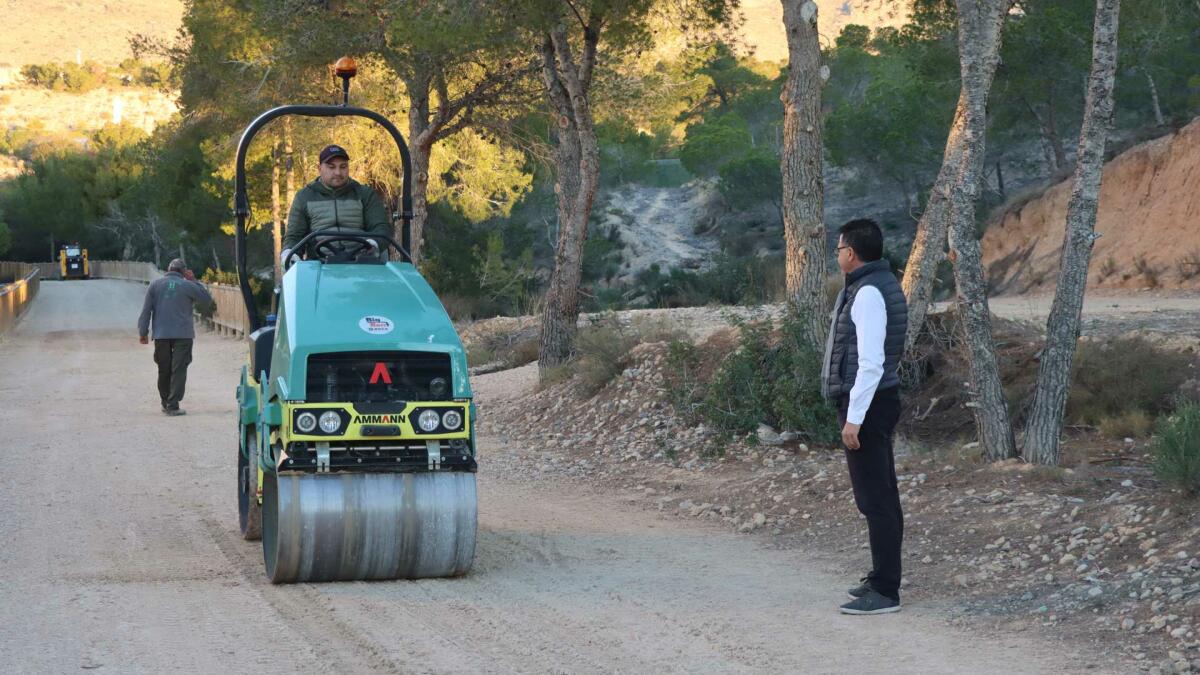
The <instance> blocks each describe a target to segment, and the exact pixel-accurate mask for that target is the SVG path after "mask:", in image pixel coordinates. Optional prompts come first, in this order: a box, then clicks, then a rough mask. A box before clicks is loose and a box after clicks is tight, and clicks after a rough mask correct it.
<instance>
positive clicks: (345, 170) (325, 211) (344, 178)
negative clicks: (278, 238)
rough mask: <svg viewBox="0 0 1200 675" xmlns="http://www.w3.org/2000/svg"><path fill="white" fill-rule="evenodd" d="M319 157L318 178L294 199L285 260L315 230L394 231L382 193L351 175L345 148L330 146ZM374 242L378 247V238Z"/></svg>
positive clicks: (283, 257) (389, 234) (285, 236)
mask: <svg viewBox="0 0 1200 675" xmlns="http://www.w3.org/2000/svg"><path fill="white" fill-rule="evenodd" d="M317 159H318V161H319V162H320V164H319V165H318V167H317V169H318V172H319V175H318V176H317V178H316V180H314V181H313V182H311V183H309V184H308V185H305V186H304V187H303V188H302V189H301V190H300V191H299V192H297V193H296V196H295V198H294V199H293V200H292V208H291V210H290V211H289V212H288V222H287V232H286V233H285V234H284V236H283V251H282V253H281V255H280V259H281V261H282V260H286V259H287V257H288V255H289V254H291V252H292V248H293V247H295V245H296V244H297V243H298V242H299V241H300V240H301V239H302V238H304V236H305V235H307V234H308V233H309V232H312V231H314V230H324V229H329V228H333V231H334V232H336V231H337V230H338V229H340V228H344V227H345V228H352V229H355V230H366V231H367V232H369V233H371V234H380V235H383V236H385V237H390V236H391V235H392V227H391V225H390V224H389V223H388V215H387V209H386V208H385V207H384V205H383V201H382V200H381V199H379V195H378V194H376V193H375V190H372V189H371V187H370V186H369V185H363V184H362V183H359V182H358V181H356V180H354V179H353V178H351V177H350V155H349V154H347V153H346V151H345V149H343V148H342V146H340V145H329V146H326V147H325V149H323V150H321V154H320V155H319V156H318V157H317ZM371 243H372V244H373V245H375V246H376V248H378V243H377V242H376V241H375V240H374V239H372V240H371ZM309 248H310V250H311V247H309Z"/></svg>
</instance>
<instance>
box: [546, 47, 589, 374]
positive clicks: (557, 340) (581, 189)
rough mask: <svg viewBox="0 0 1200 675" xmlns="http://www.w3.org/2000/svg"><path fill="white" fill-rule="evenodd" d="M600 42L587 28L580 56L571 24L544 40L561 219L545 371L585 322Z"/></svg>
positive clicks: (563, 357) (566, 353) (562, 356)
mask: <svg viewBox="0 0 1200 675" xmlns="http://www.w3.org/2000/svg"><path fill="white" fill-rule="evenodd" d="M598 41H599V32H598V30H595V31H594V30H589V29H585V30H584V40H583V44H582V46H581V50H580V51H581V54H580V55H579V58H578V61H577V59H576V56H575V54H573V52H572V47H571V43H570V42H569V41H568V38H567V34H566V29H565V28H564V27H562V25H559V26H558V27H556V28H555V29H554V30H552V31H551V33H550V34H549V35H548V36H547V37H546V40H545V41H544V43H543V45H542V79H543V81H544V83H545V85H546V93H547V98H548V100H549V101H550V104H551V110H552V111H553V112H554V113H556V115H557V120H556V121H557V124H556V125H553V126H552V134H553V136H554V163H555V170H556V182H555V186H554V191H555V193H556V195H557V201H558V221H559V228H558V245H557V247H556V250H555V255H554V271H553V273H552V274H551V276H550V288H549V289H548V290H547V292H546V303H545V309H544V310H543V312H542V326H541V335H540V338H539V345H538V370H539V373H540V374H541V375H543V376H544V375H545V374H546V373H547V372H548V370H549V369H551V368H554V367H556V366H560V365H562V364H564V363H566V362H567V361H568V360H570V358H571V356H572V353H573V349H574V342H575V328H576V324H577V322H578V321H579V281H580V278H581V276H582V271H583V244H584V242H585V241H586V240H587V224H588V218H589V217H590V216H591V212H592V203H593V201H594V200H595V197H596V190H597V188H598V187H599V184H600V147H599V143H598V142H597V139H596V130H595V124H594V121H593V118H592V112H591V105H590V102H589V100H588V88H589V86H590V82H591V67H592V65H593V64H594V63H595V52H596V44H597V42H598Z"/></svg>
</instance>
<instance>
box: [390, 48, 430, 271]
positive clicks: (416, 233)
mask: <svg viewBox="0 0 1200 675" xmlns="http://www.w3.org/2000/svg"><path fill="white" fill-rule="evenodd" d="M432 82H433V77H432V75H430V74H429V73H427V72H420V71H419V72H417V73H415V74H414V75H413V76H412V77H409V78H408V79H407V80H406V81H405V86H406V88H407V90H408V154H409V159H410V160H411V161H412V202H413V217H412V221H411V223H410V226H409V231H410V234H411V236H412V242H411V243H410V250H409V252H408V253H409V255H410V256H412V260H413V264H414V265H415V264H417V261H418V260H420V257H421V247H422V244H423V243H424V240H425V223H426V222H428V220H429V154H430V153H431V152H432V150H433V141H434V139H433V135H434V133H435V129H433V128H431V125H430V103H429V97H430V88H431V87H432ZM401 227H403V225H401V224H397V225H396V228H397V229H396V231H395V232H393V233H392V238H393V239H395V240H396V241H397V242H399V243H403V242H404V233H403V232H401V231H400V229H399V228H401Z"/></svg>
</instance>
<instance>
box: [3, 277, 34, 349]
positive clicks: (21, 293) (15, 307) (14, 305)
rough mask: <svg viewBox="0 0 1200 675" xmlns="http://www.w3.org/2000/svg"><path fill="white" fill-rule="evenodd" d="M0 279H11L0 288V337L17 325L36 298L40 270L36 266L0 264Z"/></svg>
mask: <svg viewBox="0 0 1200 675" xmlns="http://www.w3.org/2000/svg"><path fill="white" fill-rule="evenodd" d="M0 279H12V280H13V281H12V282H11V283H6V284H4V285H2V286H0V335H4V334H5V333H7V332H8V331H10V330H12V328H13V326H16V325H17V321H18V320H19V319H20V318H21V315H22V314H24V313H25V311H26V310H27V309H29V306H30V305H31V304H32V303H33V299H34V297H36V296H37V292H38V284H39V282H40V281H41V270H40V269H39V268H38V266H37V265H30V264H29V263H18V262H0Z"/></svg>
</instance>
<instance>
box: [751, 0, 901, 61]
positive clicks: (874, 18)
mask: <svg viewBox="0 0 1200 675" xmlns="http://www.w3.org/2000/svg"><path fill="white" fill-rule="evenodd" d="M817 7H818V8H819V11H818V13H817V17H818V28H819V29H820V32H821V43H822V44H823V45H824V44H832V43H833V39H834V38H836V37H837V36H838V34H839V33H841V32H842V28H845V27H846V26H847V25H848V24H852V23H855V24H860V25H863V26H870V27H871V28H878V27H880V26H900V25H902V24H903V23H904V22H905V21H907V20H908V14H909V3H908V2H902V1H899V0H817ZM742 14H743V15H744V16H745V18H746V23H745V25H744V26H742V30H741V35H742V38H743V39H745V40H746V42H747V44H749V45H752V46H753V47H754V53H755V56H757V57H758V58H760V59H762V60H764V61H783V60H786V59H787V37H786V36H785V35H784V31H783V6H782V5H781V4H780V2H779V0H742Z"/></svg>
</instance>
